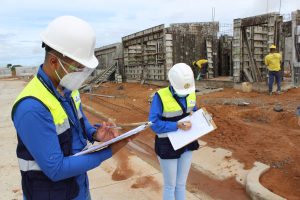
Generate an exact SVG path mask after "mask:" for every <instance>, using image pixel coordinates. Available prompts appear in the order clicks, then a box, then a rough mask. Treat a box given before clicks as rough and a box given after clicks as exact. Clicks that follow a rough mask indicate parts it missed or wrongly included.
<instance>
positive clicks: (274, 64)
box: [265, 53, 281, 71]
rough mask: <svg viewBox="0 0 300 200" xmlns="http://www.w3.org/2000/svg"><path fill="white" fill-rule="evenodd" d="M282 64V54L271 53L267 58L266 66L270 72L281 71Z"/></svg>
mask: <svg viewBox="0 0 300 200" xmlns="http://www.w3.org/2000/svg"><path fill="white" fill-rule="evenodd" d="M280 62H281V54H280V53H269V54H268V55H267V56H266V57H265V65H267V67H268V69H269V70H270V71H279V70H280Z"/></svg>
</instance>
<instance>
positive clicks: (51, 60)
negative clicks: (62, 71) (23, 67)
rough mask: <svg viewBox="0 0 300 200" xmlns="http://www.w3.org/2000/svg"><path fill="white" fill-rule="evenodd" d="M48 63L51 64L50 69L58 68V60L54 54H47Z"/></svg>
mask: <svg viewBox="0 0 300 200" xmlns="http://www.w3.org/2000/svg"><path fill="white" fill-rule="evenodd" d="M48 63H49V65H50V66H51V68H52V69H56V70H57V69H58V68H59V62H58V59H57V58H56V57H54V56H51V55H49V57H48Z"/></svg>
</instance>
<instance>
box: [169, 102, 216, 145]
mask: <svg viewBox="0 0 300 200" xmlns="http://www.w3.org/2000/svg"><path fill="white" fill-rule="evenodd" d="M179 121H190V122H191V123H192V127H191V129H190V130H187V131H184V130H181V129H178V130H177V131H173V132H169V133H167V134H168V137H169V139H170V141H171V144H172V146H173V148H174V150H177V149H180V148H181V147H184V146H185V145H187V144H189V143H191V142H193V141H195V140H197V139H198V138H199V137H201V136H203V135H205V134H207V133H209V132H211V131H213V130H215V129H216V128H217V127H216V125H215V124H214V122H213V121H212V118H211V116H210V115H209V114H207V112H206V110H205V108H203V109H199V110H197V111H196V112H194V113H193V114H192V115H189V116H187V117H185V118H183V119H181V120H179Z"/></svg>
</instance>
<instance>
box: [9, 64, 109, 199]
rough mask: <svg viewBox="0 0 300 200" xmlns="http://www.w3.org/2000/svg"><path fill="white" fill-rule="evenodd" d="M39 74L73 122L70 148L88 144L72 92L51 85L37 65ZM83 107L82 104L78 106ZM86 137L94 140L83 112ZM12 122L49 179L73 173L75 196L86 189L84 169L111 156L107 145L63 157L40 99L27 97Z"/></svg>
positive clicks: (81, 196)
mask: <svg viewBox="0 0 300 200" xmlns="http://www.w3.org/2000/svg"><path fill="white" fill-rule="evenodd" d="M38 76H40V77H41V78H42V80H43V81H44V83H46V85H47V86H48V87H49V88H50V89H51V90H52V91H53V92H54V94H55V95H56V96H57V97H58V98H59V99H60V101H61V104H62V106H63V107H64V109H65V111H66V112H67V114H68V117H69V118H70V119H71V121H73V122H74V125H72V123H70V125H71V133H72V152H73V154H74V153H77V152H79V151H81V150H82V149H83V148H84V147H85V146H86V144H87V141H86V139H85V138H84V136H83V133H82V129H81V125H80V122H79V120H78V118H77V117H76V112H75V110H74V109H73V106H72V105H73V104H72V103H71V96H70V95H71V92H70V91H65V95H64V97H63V96H61V95H60V94H59V93H58V91H57V90H56V89H55V88H54V86H53V84H52V82H51V81H50V79H49V78H48V76H47V75H46V74H45V72H44V71H43V69H42V66H41V67H40V69H39V71H38ZM80 109H81V110H82V108H80ZM83 119H84V123H85V129H86V132H87V138H88V139H89V140H90V141H91V142H93V140H92V134H93V133H94V132H95V131H96V129H95V128H94V127H93V126H92V125H91V124H90V123H89V121H88V120H87V118H86V116H85V115H83ZM13 122H14V125H15V128H16V130H17V133H18V136H19V137H20V139H21V140H22V142H23V143H24V145H25V146H26V148H27V149H28V151H29V152H30V154H31V155H32V156H33V158H34V160H35V161H36V162H37V163H38V165H39V167H40V168H41V170H42V171H43V172H44V173H45V174H46V175H47V176H48V177H49V178H50V179H51V180H52V181H59V180H63V179H66V178H69V177H74V176H76V180H77V183H78V185H79V189H80V190H79V194H78V196H77V197H76V199H85V198H86V196H87V193H88V187H89V185H88V178H87V174H86V172H87V171H88V170H90V169H93V168H95V167H97V166H99V165H100V163H101V162H102V161H104V160H106V159H108V158H110V157H111V156H112V152H111V149H110V148H107V149H104V150H103V151H99V152H96V153H92V154H87V155H81V156H68V157H64V155H63V152H62V150H61V148H60V145H59V141H58V137H57V133H56V128H55V124H54V121H53V118H52V115H51V113H50V112H49V111H48V110H47V109H46V108H45V107H44V106H43V105H42V104H41V102H39V101H37V100H35V99H31V98H27V99H25V100H23V101H22V102H20V103H19V105H18V106H17V108H16V111H15V114H14V118H13Z"/></svg>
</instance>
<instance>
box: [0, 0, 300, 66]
mask: <svg viewBox="0 0 300 200" xmlns="http://www.w3.org/2000/svg"><path fill="white" fill-rule="evenodd" d="M267 2H268V11H269V12H271V11H279V3H280V0H248V1H241V0H240V1H237V0H211V1H204V0H185V1H182V0H164V1H161V0H151V1H149V0H127V1H120V0H89V1H86V0H72V1H71V0H65V1H59V0H52V1H39V0H27V1H17V0H1V7H0V66H1V65H6V64H7V63H13V64H25V65H32V64H35V65H37V64H40V63H41V62H42V60H43V49H42V48H40V45H41V41H40V37H39V33H40V31H41V30H42V29H43V28H45V27H46V26H47V24H48V23H49V22H50V21H51V20H52V19H53V18H55V17H57V16H60V15H75V16H77V17H80V18H82V19H84V20H86V21H88V22H89V23H91V25H92V26H93V27H94V28H95V30H96V33H97V46H102V45H107V44H111V43H115V42H120V41H121V37H123V36H125V35H128V34H131V33H134V32H137V31H140V30H143V29H146V28H149V27H152V26H155V25H159V24H165V25H169V24H170V23H178V22H203V21H211V20H212V7H214V8H215V20H216V21H220V22H223V23H232V21H233V19H235V18H243V17H248V16H254V15H258V14H264V13H266V11H267ZM299 2H300V1H299V0H282V4H281V13H290V12H291V11H294V10H296V9H297V8H298V9H299V8H300V3H299Z"/></svg>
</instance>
